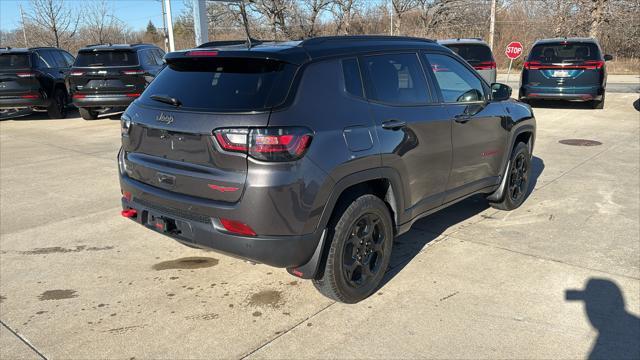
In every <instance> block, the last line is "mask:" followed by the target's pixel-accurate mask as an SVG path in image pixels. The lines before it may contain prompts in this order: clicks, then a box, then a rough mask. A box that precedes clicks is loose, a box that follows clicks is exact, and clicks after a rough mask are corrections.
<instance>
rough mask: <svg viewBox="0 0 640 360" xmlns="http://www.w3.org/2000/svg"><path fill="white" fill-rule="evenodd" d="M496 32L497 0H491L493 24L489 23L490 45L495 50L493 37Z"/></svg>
mask: <svg viewBox="0 0 640 360" xmlns="http://www.w3.org/2000/svg"><path fill="white" fill-rule="evenodd" d="M495 32H496V0H491V24H490V25H489V47H490V48H491V51H493V39H494V35H495Z"/></svg>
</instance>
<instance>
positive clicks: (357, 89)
mask: <svg viewBox="0 0 640 360" xmlns="http://www.w3.org/2000/svg"><path fill="white" fill-rule="evenodd" d="M342 74H343V77H344V91H345V92H346V93H347V94H350V95H353V96H356V97H363V96H364V95H363V91H362V78H361V77H360V67H359V66H358V60H356V59H355V58H352V59H344V60H342Z"/></svg>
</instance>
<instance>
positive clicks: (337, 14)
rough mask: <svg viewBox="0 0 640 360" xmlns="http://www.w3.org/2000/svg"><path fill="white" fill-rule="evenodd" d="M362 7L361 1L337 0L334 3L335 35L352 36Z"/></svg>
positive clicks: (332, 9)
mask: <svg viewBox="0 0 640 360" xmlns="http://www.w3.org/2000/svg"><path fill="white" fill-rule="evenodd" d="M359 6H360V1H359V0H336V1H335V2H334V3H333V6H332V8H331V12H332V13H333V17H334V21H335V33H336V34H344V35H349V34H352V28H351V27H352V23H353V20H354V19H355V17H356V15H357V14H358V11H359Z"/></svg>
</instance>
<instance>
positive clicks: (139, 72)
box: [122, 69, 144, 75]
mask: <svg viewBox="0 0 640 360" xmlns="http://www.w3.org/2000/svg"><path fill="white" fill-rule="evenodd" d="M122 73H123V74H124V75H144V70H139V69H138V70H123V71H122Z"/></svg>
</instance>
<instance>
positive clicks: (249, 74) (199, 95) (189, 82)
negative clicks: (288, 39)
mask: <svg viewBox="0 0 640 360" xmlns="http://www.w3.org/2000/svg"><path fill="white" fill-rule="evenodd" d="M296 69H297V66H295V65H292V64H288V63H284V62H281V61H276V60H265V59H249V58H187V59H174V60H172V61H171V62H170V63H169V64H168V66H166V67H165V68H164V69H163V70H162V71H161V72H160V74H159V75H158V76H157V77H156V78H155V80H154V81H153V82H152V83H151V84H150V85H149V87H148V88H147V90H145V92H144V93H143V95H142V97H141V98H140V101H141V102H142V103H145V104H148V105H152V106H161V107H162V106H167V105H165V104H162V103H160V102H157V101H155V100H153V99H151V96H152V95H168V96H170V97H173V98H176V99H179V100H180V102H181V103H182V105H181V107H182V108H185V109H194V110H203V111H212V112H234V111H258V110H266V109H269V108H272V107H274V106H277V105H280V104H281V103H283V102H284V100H285V98H286V96H287V94H288V92H289V88H290V87H291V83H292V81H293V77H294V75H295V72H296Z"/></svg>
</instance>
